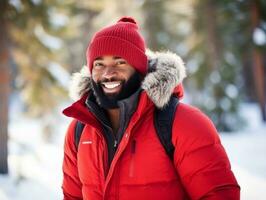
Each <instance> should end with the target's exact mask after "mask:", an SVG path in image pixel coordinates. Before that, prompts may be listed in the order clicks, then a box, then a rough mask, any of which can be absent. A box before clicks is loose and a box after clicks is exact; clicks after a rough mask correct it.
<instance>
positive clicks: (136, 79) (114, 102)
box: [92, 72, 141, 109]
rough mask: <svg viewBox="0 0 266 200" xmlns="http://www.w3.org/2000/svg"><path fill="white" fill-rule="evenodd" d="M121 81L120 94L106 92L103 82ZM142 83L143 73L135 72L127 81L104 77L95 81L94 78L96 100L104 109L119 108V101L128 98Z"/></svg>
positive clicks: (93, 85) (93, 88)
mask: <svg viewBox="0 0 266 200" xmlns="http://www.w3.org/2000/svg"><path fill="white" fill-rule="evenodd" d="M112 81H121V84H122V88H121V90H120V92H119V93H118V94H106V93H104V91H103V88H102V87H103V86H102V82H112ZM140 85H141V75H140V74H139V73H137V72H135V73H134V74H133V75H132V76H131V77H130V78H129V79H128V80H127V81H125V80H121V79H115V78H114V79H109V80H106V79H103V80H101V81H98V82H95V81H93V80H92V90H93V93H94V96H95V97H96V101H97V103H98V104H99V106H101V107H102V108H104V109H114V108H118V107H119V106H118V101H119V100H122V99H126V98H128V97H129V96H131V95H132V94H134V93H135V92H136V91H137V90H138V89H139V88H140Z"/></svg>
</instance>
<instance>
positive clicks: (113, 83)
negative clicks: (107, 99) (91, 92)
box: [102, 82, 121, 89]
mask: <svg viewBox="0 0 266 200" xmlns="http://www.w3.org/2000/svg"><path fill="white" fill-rule="evenodd" d="M102 84H103V85H104V87H106V88H108V89H113V88H115V87H117V86H119V85H120V84H121V83H120V82H107V83H102Z"/></svg>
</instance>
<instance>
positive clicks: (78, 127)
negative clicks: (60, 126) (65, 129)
mask: <svg viewBox="0 0 266 200" xmlns="http://www.w3.org/2000/svg"><path fill="white" fill-rule="evenodd" d="M84 126H85V125H84V124H83V123H82V122H80V121H77V123H76V127H75V137H74V139H75V147H76V149H77V150H78V146H79V140H80V136H81V134H82V131H83V129H84Z"/></svg>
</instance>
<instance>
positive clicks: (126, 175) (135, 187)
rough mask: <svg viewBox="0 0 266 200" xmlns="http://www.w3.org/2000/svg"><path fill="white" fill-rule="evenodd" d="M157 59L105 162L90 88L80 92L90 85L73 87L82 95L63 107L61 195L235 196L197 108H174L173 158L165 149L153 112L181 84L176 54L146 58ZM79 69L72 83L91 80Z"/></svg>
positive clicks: (95, 198)
mask: <svg viewBox="0 0 266 200" xmlns="http://www.w3.org/2000/svg"><path fill="white" fill-rule="evenodd" d="M154 57H155V58H156V60H157V62H156V64H155V65H156V69H157V70H155V71H153V72H150V73H148V74H147V76H146V77H145V79H144V81H143V83H142V88H143V91H142V92H141V93H140V96H139V100H138V105H137V108H136V111H135V112H134V113H133V115H132V117H131V119H130V121H129V123H128V125H127V127H126V130H125V132H124V134H123V138H122V139H121V142H120V144H119V146H118V148H117V150H116V153H115V155H114V158H113V160H112V162H111V164H110V166H108V148H107V144H106V141H105V138H104V137H103V133H102V125H101V123H100V122H99V121H98V120H97V119H96V117H95V115H94V113H92V112H90V111H89V110H88V108H87V107H86V105H85V100H86V98H87V95H86V94H87V93H86V94H84V93H85V92H82V91H85V90H86V88H87V87H89V86H88V84H85V85H83V87H81V84H77V85H78V89H77V88H76V89H75V90H77V93H79V94H80V95H82V98H80V99H79V100H78V101H77V102H75V103H74V104H72V106H70V107H68V108H66V109H65V110H64V114H65V115H67V116H69V117H73V118H74V120H73V121H72V123H71V124H70V126H69V128H68V131H67V134H66V138H65V147H64V148H65V149H64V161H63V173H64V180H63V185H62V188H63V193H64V199H65V200H78V199H84V200H103V199H104V200H117V199H121V200H148V199H152V200H162V199H163V200H185V199H195V200H196V199H205V200H238V199H240V187H239V185H238V183H237V181H236V179H235V177H234V174H233V172H232V171H231V167H230V163H229V160H228V157H227V155H226V152H225V150H224V148H223V146H222V145H221V142H220V139H219V136H218V134H217V131H216V129H215V127H214V125H213V123H212V122H211V121H210V120H209V119H208V117H206V115H204V114H203V113H202V112H201V111H200V110H198V109H197V108H194V107H192V106H189V105H186V104H183V103H180V104H179V105H178V107H177V110H176V113H175V119H174V123H173V129H172V134H173V135H172V143H173V144H174V146H175V152H174V161H172V160H171V159H170V158H169V157H168V155H167V154H166V153H165V150H164V148H163V146H162V144H161V143H160V141H159V139H158V136H157V134H156V130H155V127H154V123H153V119H154V118H153V117H154V109H155V106H157V107H162V106H163V105H165V104H166V103H167V102H168V100H169V97H170V96H171V95H176V96H178V97H181V96H182V95H183V89H182V87H181V85H180V83H181V81H182V79H183V78H184V76H185V73H184V66H183V63H182V60H181V59H180V58H179V57H178V56H176V55H175V54H172V53H157V54H155V55H152V57H151V58H150V59H153V58H154ZM84 72H86V69H85V70H84V69H83V70H82V72H81V74H76V77H75V78H74V79H75V81H78V82H79V83H81V82H82V80H83V83H84V77H86V78H87V80H90V78H88V75H84ZM169 72H170V73H169ZM151 73H159V75H160V74H161V73H167V75H168V76H173V77H175V78H174V81H173V77H169V79H167V80H165V79H161V81H160V84H158V82H156V81H154V79H152V77H154V76H149V75H151ZM157 75H158V74H157ZM155 77H156V76H155ZM79 79H82V80H79ZM162 80H163V81H165V82H166V83H165V82H164V83H162V82H163V81H162ZM171 81H173V82H174V83H172V82H171ZM153 84H154V85H153ZM155 85H156V87H157V88H156V87H155ZM166 86H167V88H158V87H166ZM87 91H88V90H86V92H87ZM159 92H162V93H159ZM77 120H79V121H81V122H83V123H85V127H84V130H83V133H82V135H81V138H80V143H79V146H78V149H76V146H75V142H74V140H75V139H74V132H75V125H76V122H77Z"/></svg>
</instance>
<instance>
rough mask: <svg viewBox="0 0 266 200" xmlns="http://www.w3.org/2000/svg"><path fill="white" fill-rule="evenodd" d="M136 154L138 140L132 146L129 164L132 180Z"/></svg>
mask: <svg viewBox="0 0 266 200" xmlns="http://www.w3.org/2000/svg"><path fill="white" fill-rule="evenodd" d="M135 153H136V140H135V139H134V140H133V141H132V144H131V159H130V164H129V177H130V178H132V177H133V176H134V164H135V161H134V160H135V156H134V155H135Z"/></svg>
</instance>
